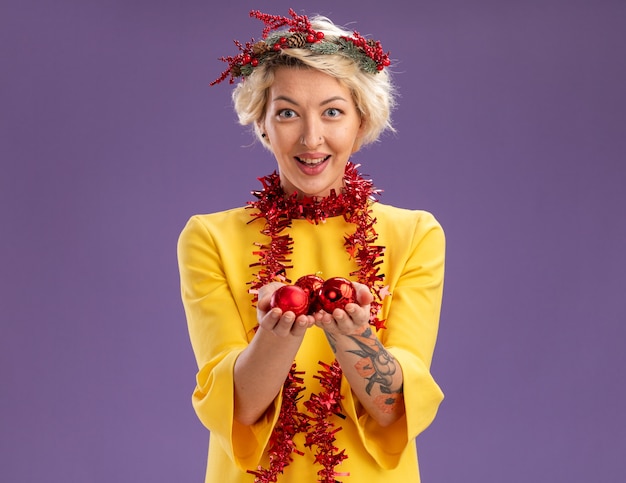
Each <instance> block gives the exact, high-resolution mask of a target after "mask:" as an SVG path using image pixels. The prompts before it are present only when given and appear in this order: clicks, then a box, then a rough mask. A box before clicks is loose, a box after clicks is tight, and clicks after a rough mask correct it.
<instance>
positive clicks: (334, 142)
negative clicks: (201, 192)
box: [178, 10, 445, 483]
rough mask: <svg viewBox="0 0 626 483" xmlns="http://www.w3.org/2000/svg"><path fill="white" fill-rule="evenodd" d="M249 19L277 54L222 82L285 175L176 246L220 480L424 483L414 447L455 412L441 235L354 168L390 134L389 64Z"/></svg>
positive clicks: (329, 38) (331, 41)
mask: <svg viewBox="0 0 626 483" xmlns="http://www.w3.org/2000/svg"><path fill="white" fill-rule="evenodd" d="M251 16H253V17H256V18H258V19H260V20H262V21H263V22H264V23H265V30H264V31H263V39H262V40H260V41H258V42H248V43H246V44H241V43H237V45H238V47H239V53H238V54H237V55H236V56H229V57H224V58H223V59H222V60H224V61H226V62H227V63H228V68H227V69H226V70H225V71H224V72H223V73H222V76H221V77H220V78H219V79H217V80H216V81H215V82H214V83H219V82H221V81H223V80H225V79H226V78H227V77H229V76H230V82H231V83H234V81H235V80H236V79H238V78H241V81H240V82H239V83H238V84H237V86H236V88H235V89H234V92H233V100H234V104H235V109H236V111H237V113H238V116H239V119H240V122H241V123H242V124H244V125H253V126H254V129H255V132H256V134H257V135H258V138H259V140H260V141H261V142H262V143H263V145H264V146H265V147H267V148H268V149H269V150H270V151H271V152H272V153H273V155H274V157H275V158H276V162H277V166H278V169H277V172H274V173H273V174H270V175H269V176H265V177H264V178H261V181H262V189H260V190H259V191H257V192H255V193H254V194H255V198H256V199H255V200H254V201H251V202H250V203H249V204H248V206H245V207H240V208H234V209H231V210H228V211H225V212H220V213H213V214H208V215H197V216H193V217H192V218H191V219H190V220H189V222H188V224H187V226H186V227H185V228H184V230H183V232H182V233H181V236H180V240H179V246H178V255H179V266H180V275H181V286H182V298H183V302H184V306H185V311H186V316H187V320H188V325H189V333H190V336H191V341H192V345H193V349H194V353H195V356H196V360H197V363H198V368H199V370H198V373H197V385H196V388H195V391H194V393H193V405H194V408H195V410H196V412H197V414H198V417H199V418H200V420H201V421H202V422H203V423H204V424H205V426H206V427H207V428H208V429H209V430H210V432H211V442H210V445H209V456H208V465H207V473H206V481H207V482H216V481H220V482H222V481H223V482H250V483H252V482H275V481H278V482H297V483H302V482H314V481H320V482H335V481H342V482H348V483H349V482H359V483H363V482H368V483H373V482H381V483H382V482H384V483H396V482H397V483H407V482H418V481H419V470H418V464H417V456H416V452H415V443H414V440H415V437H416V436H417V435H418V434H419V433H420V432H421V431H423V430H424V429H425V428H426V427H427V426H428V425H429V424H430V423H431V421H432V420H433V418H434V417H435V414H436V412H437V408H438V406H439V404H440V402H441V400H442V398H443V394H442V392H441V390H440V389H439V387H438V386H437V384H436V383H435V381H434V380H433V378H432V376H431V374H430V371H429V367H430V363H431V359H432V354H433V350H434V346H435V340H436V336H437V328H438V319H439V312H440V307H441V298H442V289H443V270H444V243H445V242H444V235H443V231H442V229H441V227H440V225H439V224H438V223H437V221H436V220H435V218H434V217H433V216H432V215H431V214H429V213H428V212H425V211H419V210H408V209H401V208H396V207H392V206H388V205H384V204H382V203H379V202H377V199H376V196H377V194H378V193H377V191H376V190H375V188H374V187H373V185H372V183H371V182H370V181H368V180H366V179H363V178H362V177H361V175H360V174H359V172H358V169H357V166H356V165H354V164H352V162H351V161H350V159H351V156H352V155H353V154H354V153H355V152H356V151H357V150H358V149H359V148H360V147H361V146H363V145H364V144H367V143H370V142H373V141H375V140H376V139H378V137H379V135H380V133H381V132H382V131H384V130H385V129H391V124H390V111H391V109H392V107H393V86H392V84H391V82H390V77H389V74H388V72H387V67H388V65H389V58H388V55H387V54H386V53H385V52H384V51H383V49H382V47H381V45H380V43H379V42H376V41H372V40H366V39H365V38H363V37H362V36H361V35H359V34H358V33H357V32H350V31H347V30H344V29H341V28H339V27H337V26H336V25H334V24H333V23H332V22H331V21H330V20H328V19H327V18H323V17H316V18H313V19H311V20H309V19H308V18H307V17H306V16H304V15H297V14H296V13H295V12H294V11H293V10H291V11H290V17H280V16H276V15H268V14H263V13H260V12H258V11H253V12H251ZM284 286H289V287H290V288H287V289H282V287H284ZM294 286H298V287H301V288H302V289H304V290H305V292H304V293H306V301H305V302H303V300H302V294H301V292H300V291H299V290H297V289H294V288H293V287H294ZM301 309H302V310H301ZM301 311H302V312H303V313H300V312H301Z"/></svg>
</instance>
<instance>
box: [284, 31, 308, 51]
mask: <svg viewBox="0 0 626 483" xmlns="http://www.w3.org/2000/svg"><path fill="white" fill-rule="evenodd" d="M287 45H288V46H289V47H291V48H292V49H298V48H300V47H304V45H306V34H305V33H302V32H296V33H294V34H293V35H292V36H291V37H289V38H287Z"/></svg>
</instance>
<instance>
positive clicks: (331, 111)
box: [325, 107, 342, 117]
mask: <svg viewBox="0 0 626 483" xmlns="http://www.w3.org/2000/svg"><path fill="white" fill-rule="evenodd" d="M341 114H342V111H341V109H337V108H336V107H330V108H328V109H326V112H325V115H326V116H328V117H339V116H340V115H341Z"/></svg>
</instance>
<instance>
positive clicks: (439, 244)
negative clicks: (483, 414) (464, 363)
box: [343, 212, 445, 469]
mask: <svg viewBox="0 0 626 483" xmlns="http://www.w3.org/2000/svg"><path fill="white" fill-rule="evenodd" d="M418 213H419V216H418V218H417V220H416V221H414V223H413V224H414V231H413V233H412V240H411V243H410V244H409V245H407V247H406V249H405V251H404V252H403V251H400V252H398V251H397V250H396V251H395V252H394V251H393V250H389V251H388V253H385V256H386V257H387V256H389V257H391V260H388V262H389V263H388V265H387V267H388V268H387V269H388V270H389V277H387V278H386V281H387V283H390V290H391V295H390V296H389V297H387V298H386V299H385V301H384V303H383V309H382V315H383V318H385V320H386V327H387V328H386V330H384V331H381V332H380V333H379V337H380V339H381V342H382V343H383V345H384V346H385V347H386V348H387V350H388V351H389V352H390V353H391V354H392V355H393V356H394V357H395V358H396V360H397V361H398V363H399V364H400V367H401V368H402V373H403V379H404V385H403V390H404V404H405V408H406V413H405V416H404V417H403V418H401V419H400V420H399V421H397V422H396V423H394V424H393V425H391V426H390V427H386V428H382V427H381V426H379V425H378V424H377V423H376V422H375V421H374V419H373V418H371V417H369V416H368V415H367V413H366V412H365V411H364V410H363V409H362V408H361V407H360V404H359V403H358V401H357V400H356V398H355V397H353V395H352V393H351V392H350V391H349V389H346V391H344V394H343V395H344V397H345V404H346V410H347V411H348V412H349V413H350V412H351V413H352V414H351V417H352V419H354V420H355V421H357V426H358V431H359V435H360V437H361V440H362V442H363V445H364V446H365V448H366V449H367V451H368V452H369V453H370V455H371V456H372V457H373V458H374V459H375V460H376V461H377V462H378V464H379V465H380V466H381V467H382V468H385V469H389V468H394V467H396V466H397V465H398V463H399V461H400V458H401V456H402V454H403V452H404V451H407V449H408V448H412V447H413V445H409V443H411V442H412V441H413V440H414V439H415V437H416V436H417V435H418V434H419V433H421V432H422V431H423V430H424V429H426V428H427V427H428V426H429V425H430V423H431V422H432V421H433V419H434V418H435V415H436V413H437V410H438V408H439V404H440V403H441V401H442V400H443V393H442V391H441V389H440V388H439V386H438V385H437V383H436V382H435V380H434V379H433V377H432V375H431V373H430V364H431V360H432V356H433V351H434V348H435V342H436V338H437V331H438V326H439V313H440V309H441V301H442V293H443V275H444V258H445V237H444V233H443V230H442V228H441V226H440V225H439V223H438V222H437V221H436V220H435V218H434V217H433V216H432V215H431V214H430V213H427V212H418ZM407 226H410V225H407V224H403V229H404V230H406V228H407ZM404 233H405V234H406V231H405V232H404ZM405 236H406V235H405ZM390 244H391V243H390ZM346 386H347V384H346V385H345V386H344V387H346Z"/></svg>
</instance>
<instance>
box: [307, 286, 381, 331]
mask: <svg viewBox="0 0 626 483" xmlns="http://www.w3.org/2000/svg"><path fill="white" fill-rule="evenodd" d="M352 284H353V285H354V288H355V289H356V301H357V303H349V304H347V305H346V307H345V310H342V309H335V310H334V311H333V313H332V314H329V313H328V312H324V311H323V310H321V311H319V312H317V313H316V314H315V315H314V320H315V325H317V326H318V327H320V328H321V329H324V331H325V332H326V333H328V334H333V335H353V334H357V333H359V334H360V333H361V332H363V328H364V327H367V326H368V325H369V321H370V304H371V303H372V301H373V300H374V297H373V295H372V293H371V292H370V289H369V288H368V287H367V285H363V284H361V283H357V282H352Z"/></svg>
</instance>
